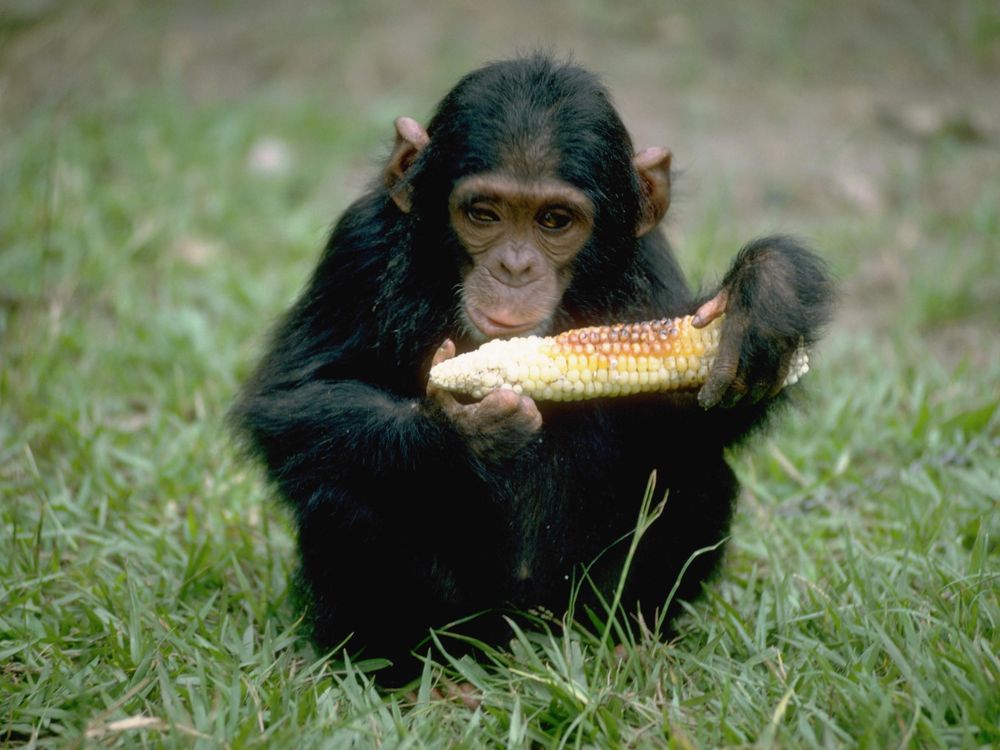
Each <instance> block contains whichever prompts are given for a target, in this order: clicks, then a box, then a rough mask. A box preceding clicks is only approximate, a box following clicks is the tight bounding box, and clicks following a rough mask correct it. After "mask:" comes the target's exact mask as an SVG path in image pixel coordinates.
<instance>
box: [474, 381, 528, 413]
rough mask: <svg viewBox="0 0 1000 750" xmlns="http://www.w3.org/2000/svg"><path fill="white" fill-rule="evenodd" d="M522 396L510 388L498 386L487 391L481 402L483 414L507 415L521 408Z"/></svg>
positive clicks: (480, 408)
mask: <svg viewBox="0 0 1000 750" xmlns="http://www.w3.org/2000/svg"><path fill="white" fill-rule="evenodd" d="M520 404H521V397H520V396H518V395H517V394H516V393H515V392H514V391H512V390H511V389H510V388H498V389H497V390H495V391H490V392H489V393H487V394H486V395H485V396H484V397H483V400H482V401H480V402H479V410H480V412H481V413H482V414H483V415H489V416H491V417H492V416H499V417H506V416H509V415H511V414H513V413H514V412H516V411H517V410H518V409H519V408H520Z"/></svg>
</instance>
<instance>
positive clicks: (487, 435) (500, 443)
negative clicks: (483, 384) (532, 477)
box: [427, 339, 542, 461]
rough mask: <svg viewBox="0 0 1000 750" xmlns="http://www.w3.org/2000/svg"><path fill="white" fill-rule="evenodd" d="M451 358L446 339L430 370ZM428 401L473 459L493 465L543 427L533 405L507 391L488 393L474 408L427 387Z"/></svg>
mask: <svg viewBox="0 0 1000 750" xmlns="http://www.w3.org/2000/svg"><path fill="white" fill-rule="evenodd" d="M453 356H455V344H454V343H452V341H451V340H450V339H448V340H446V341H445V342H444V343H443V344H442V345H441V347H440V348H439V349H438V350H437V351H436V352H435V353H434V359H433V360H432V361H431V367H433V366H434V365H436V364H438V363H439V362H443V361H444V360H446V359H451V358H452V357H453ZM427 398H428V399H430V401H431V402H432V403H434V404H435V405H436V406H437V407H438V408H439V409H440V410H441V412H443V413H444V415H445V416H446V417H447V418H448V419H449V420H451V422H452V424H454V425H455V429H457V430H458V431H459V433H461V434H462V435H463V436H464V437H465V439H466V441H467V442H468V444H469V447H470V448H471V449H472V451H473V452H474V453H476V455H478V456H479V457H480V458H485V459H488V460H492V461H498V460H503V459H505V458H510V457H511V456H513V455H514V454H516V453H517V452H518V451H520V450H521V449H522V448H524V447H525V446H526V445H527V444H528V443H530V442H531V440H532V439H533V438H534V437H535V434H536V433H537V432H538V430H539V428H541V426H542V415H541V414H540V413H539V412H538V407H537V406H535V402H534V401H533V400H532V399H530V398H528V397H527V396H520V395H518V394H517V393H514V391H512V390H508V389H499V390H496V391H493V392H492V393H488V394H487V395H486V396H485V397H484V398H483V399H482V401H479V402H478V403H475V404H461V403H459V402H458V401H457V400H456V399H455V397H454V396H453V395H451V394H450V393H449V392H448V391H445V390H443V389H441V388H437V387H436V386H434V385H431V384H430V383H428V385H427Z"/></svg>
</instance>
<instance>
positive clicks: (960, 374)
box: [0, 4, 1000, 748]
mask: <svg viewBox="0 0 1000 750" xmlns="http://www.w3.org/2000/svg"><path fill="white" fill-rule="evenodd" d="M588 7H591V10H592V13H593V15H594V16H595V17H597V18H603V17H604V16H602V15H601V13H600V12H598V10H597V9H598V7H599V6H597V5H593V6H588ZM975 7H976V8H977V11H976V13H980V14H987V11H986V8H987V7H988V5H987V4H979V5H976V6H975ZM972 15H973V16H975V14H972ZM970 17H972V16H968V15H967V16H963V21H962V23H963V24H964V25H963V26H961V28H962V29H963V30H964V31H963V34H964V36H961V38H960V40H959V41H961V40H962V39H967V38H970V36H975V38H976V39H980V37H982V40H983V41H982V42H981V43H980V44H979V46H977V47H976V50H977V55H979V56H980V57H982V58H983V59H988V60H993V59H995V58H992V57H989V54H991V52H990V50H992V49H993V47H992V46H991V44H992V42H991V40H994V39H995V35H994V36H988V33H989V34H992V33H993V32H990V31H989V29H991V28H993V26H989V25H987V24H984V25H983V29H985V31H983V32H982V34H979V35H977V34H976V33H975V29H973V28H971V27H969V26H968V24H971V23H972V21H970V20H969V18H970ZM976 17H978V16H976ZM990 18H991V19H992V16H991V17H990ZM994 21H995V19H994V20H991V21H990V23H994ZM801 22H802V17H801V16H794V17H789V18H788V19H786V23H787V24H790V25H793V26H796V27H798V25H799V24H801ZM781 28H783V27H781ZM347 31H348V32H349V31H350V30H349V29H348V30H347ZM345 33H346V32H345ZM774 33H781V32H780V28H779V29H778V31H775V32H774ZM983 34H987V36H983ZM747 43H748V44H751V45H752V44H755V43H756V42H753V40H752V39H751V41H749V42H747ZM764 43H765V42H760V44H764ZM766 43H767V44H768V45H770V41H767V42H766ZM942 44H944V42H943V41H942V39H941V37H940V36H938V35H934V36H933V45H935V49H937V50H938V51H939V52H940V50H941V49H942V48H941V47H940V45H942ZM768 49H769V51H768V55H773V54H777V52H776V51H775V50H773V49H771V48H770V47H769V48H768ZM456 54H457V53H456ZM941 54H943V53H941ZM692 55H693V52H692V51H691V50H690V49H689V50H687V51H686V52H684V53H683V54H682V58H683V62H682V63H681V67H682V68H683V76H681V78H683V79H686V78H688V77H690V76H693V79H692V86H694V85H696V84H697V80H701V79H703V78H704V76H705V75H707V74H706V73H704V72H700V69H699V68H698V67H697V66H695V67H691V66H692V65H693V63H692V60H693V59H694V58H693V57H692ZM761 55H762V56H763V57H764V58H767V55H764V54H763V53H761ZM935 59H938V60H940V59H941V58H940V55H939V57H938V58H935ZM466 62H469V61H467V60H465V58H462V59H461V60H455V59H453V60H451V61H450V62H449V63H448V64H447V65H446V64H444V63H442V66H441V67H440V68H435V69H433V70H431V71H428V72H427V73H426V80H432V81H433V85H434V86H437V85H438V84H439V83H441V82H442V81H444V82H445V83H444V84H442V85H446V84H447V81H448V79H449V78H451V77H453V76H454V74H455V73H456V72H457V71H459V70H461V69H462V67H463V66H465V63H466ZM787 63H788V67H789V68H790V69H794V68H795V65H794V59H792V60H789V61H787ZM469 64H472V63H471V62H469ZM163 78H165V79H166V80H167V83H166V84H163V85H161V82H162V79H156V80H155V81H154V83H152V84H142V85H138V84H136V85H131V84H130V85H124V84H123V86H122V87H121V88H120V89H118V88H113V90H112V91H111V92H110V93H108V94H107V95H106V96H102V97H98V98H97V99H95V100H94V101H89V100H87V98H86V97H83V96H77V97H70V98H69V99H64V100H62V101H59V100H44V101H41V102H40V103H37V104H36V105H35V106H33V107H31V108H28V109H25V110H23V111H20V112H18V113H16V117H13V116H12V117H11V118H10V119H9V120H8V121H7V122H6V124H4V125H3V128H2V130H0V134H2V138H0V745H4V744H8V745H11V746H20V745H26V746H37V747H83V746H87V747H90V746H93V747H133V746H139V747H147V746H148V747H185V748H187V747H192V746H193V747H205V748H209V747H217V746H223V747H234V748H236V747H300V748H312V747H342V746H343V747H367V746H373V745H383V746H390V747H397V746H398V747H413V748H420V747H455V746H460V747H480V746H509V747H536V746H541V747H560V746H561V747H676V748H690V747H751V746H754V747H831V746H833V747H870V748H887V747H893V748H894V747H961V748H979V747H995V746H998V745H1000V726H998V722H1000V657H998V656H997V654H998V653H1000V635H998V625H1000V601H998V591H1000V546H998V545H1000V542H998V540H1000V507H998V504H1000V333H998V331H1000V304H998V302H997V300H998V299H1000V251H998V247H1000V200H998V196H1000V170H995V169H994V170H990V169H984V168H982V166H983V165H984V164H986V165H989V164H993V163H994V162H991V161H989V160H990V159H995V156H994V153H995V152H994V150H993V149H995V142H994V143H992V144H987V145H982V144H975V143H966V142H964V141H959V140H954V139H952V138H951V137H950V136H949V134H948V133H945V132H942V133H940V134H938V135H937V136H935V137H934V138H932V139H931V140H930V141H929V142H927V143H925V144H922V145H921V146H920V148H918V149H914V150H913V151H912V152H908V153H910V156H909V157H908V158H906V159H903V158H900V159H898V160H897V161H893V159H894V158H895V157H892V156H890V157H887V158H888V159H890V163H889V164H888V169H887V170H886V174H887V175H888V176H887V177H886V180H887V182H886V184H885V185H884V186H883V187H884V192H885V195H886V199H885V200H886V202H885V207H884V210H883V211H882V212H881V213H878V214H875V215H864V214H859V213H858V212H857V211H856V210H854V208H853V207H851V206H850V205H846V204H840V203H837V202H836V201H825V202H824V201H820V202H819V203H818V204H817V203H809V202H808V201H806V202H805V203H803V202H801V201H798V200H797V199H795V198H794V196H796V195H798V194H799V193H798V189H799V188H801V187H802V185H801V183H802V181H804V180H808V179H811V178H810V175H804V176H803V175H802V174H798V175H796V176H794V177H793V176H791V175H790V176H789V177H788V183H787V184H784V185H783V186H782V191H783V192H782V193H781V194H782V195H785V196H792V197H793V198H792V200H791V204H790V205H785V203H784V202H779V204H776V205H774V206H770V207H768V208H766V211H767V215H766V216H765V217H764V222H765V223H767V224H769V225H770V224H771V222H772V220H773V222H774V223H776V224H777V225H779V226H781V228H785V229H790V230H794V231H796V232H799V233H801V234H805V235H806V236H809V237H810V238H811V239H812V240H813V241H814V242H815V244H816V245H817V246H818V247H820V248H821V249H822V252H823V254H824V255H825V256H826V257H828V258H829V260H830V262H831V264H832V266H833V267H834V268H835V270H836V271H837V273H838V275H839V277H840V278H841V281H842V286H843V289H844V295H843V300H842V303H841V309H842V315H841V316H840V317H839V318H838V321H837V322H836V323H835V324H834V325H833V326H832V327H831V330H830V332H829V336H828V337H827V339H826V341H825V342H824V344H823V346H822V347H821V349H820V351H819V352H818V354H817V357H816V359H815V367H814V369H813V371H812V372H811V373H810V375H809V376H808V378H807V381H806V382H807V384H808V389H809V393H810V395H809V398H808V399H806V404H805V406H804V408H803V409H802V410H799V411H795V412H793V413H791V414H790V415H789V416H788V418H787V419H785V420H783V421H782V422H781V424H780V425H779V427H778V428H777V429H775V430H774V431H773V432H772V434H771V435H770V436H769V437H767V438H765V439H763V440H761V441H760V442H759V443H758V444H756V445H755V446H754V447H753V448H752V449H751V450H747V451H742V452H739V453H735V454H734V455H733V456H732V464H733V466H734V468H735V470H736V471H737V472H738V474H739V476H740V478H741V480H742V481H743V483H744V486H745V492H744V493H743V495H742V496H741V498H740V506H739V513H738V517H737V520H736V524H735V526H734V529H733V534H732V539H731V542H730V547H729V553H728V555H727V558H726V565H725V567H724V570H723V571H722V574H721V575H720V576H719V578H718V579H716V580H715V581H713V582H712V583H711V584H710V585H709V586H708V587H707V590H706V595H705V597H704V598H703V599H702V600H700V601H699V602H697V603H695V604H693V605H691V606H690V608H689V611H688V613H687V614H686V615H685V617H684V618H683V619H682V620H681V621H680V623H679V632H678V634H677V637H676V638H675V639H674V640H672V641H671V642H669V643H662V642H660V641H659V640H658V639H656V638H654V637H652V636H651V635H650V633H649V632H646V631H644V630H642V629H639V628H635V627H630V626H629V625H628V623H627V622H626V621H625V620H624V619H621V618H619V619H618V620H616V621H614V622H613V623H612V626H611V628H610V629H609V630H607V631H605V630H604V626H603V625H601V624H600V623H591V624H590V625H588V626H587V627H575V628H572V629H570V630H568V631H566V630H564V629H562V628H561V627H559V624H558V623H552V622H548V621H546V620H545V619H540V620H539V622H538V624H537V627H536V628H533V629H531V630H519V631H518V632H517V637H516V638H515V639H514V640H513V641H512V642H511V643H510V644H509V646H508V647H507V648H504V649H500V650H496V651H489V652H488V658H487V660H486V663H485V664H475V663H471V662H468V661H448V660H445V662H444V663H443V664H440V665H433V666H431V665H429V666H428V668H427V670H426V671H425V674H424V677H423V679H422V680H421V682H420V684H419V685H418V686H416V688H415V691H414V695H407V694H394V693H379V692H378V691H377V690H376V689H375V688H374V687H373V685H372V684H371V682H370V680H369V678H368V677H367V676H366V675H365V673H364V671H363V669H364V668H366V666H370V665H364V664H362V665H350V664H347V665H345V664H341V663H336V662H333V661H330V660H328V659H324V658H323V657H322V656H321V655H317V654H316V653H314V651H313V650H312V648H311V647H310V646H309V645H308V644H307V643H306V642H305V641H304V640H303V637H302V628H301V624H300V622H299V620H298V613H297V612H296V611H295V609H294V608H293V607H292V605H291V603H290V602H289V601H288V577H289V574H290V571H291V568H292V566H293V560H294V546H293V540H292V536H291V534H290V528H289V524H288V519H287V518H286V517H285V514H284V513H283V512H282V511H281V509H280V508H279V507H278V506H277V504H276V503H275V502H274V500H273V498H272V496H271V494H270V492H269V491H268V489H267V487H266V486H265V485H264V483H263V482H262V480H261V478H260V476H259V474H258V472H257V471H256V470H254V469H253V468H252V467H249V466H247V465H246V464H245V463H244V462H242V461H241V460H240V459H239V458H238V456H237V454H236V451H234V450H233V449H232V447H231V445H230V444H229V442H228V436H227V435H226V432H225V430H224V427H223V424H222V422H223V418H224V414H225V411H226V409H227V407H228V405H229V404H230V402H231V400H232V398H233V395H234V393H235V391H236V389H237V387H238V384H239V383H240V382H241V380H242V379H243V378H244V377H245V375H246V373H247V371H248V368H249V367H250V366H251V364H252V362H253V360H254V357H255V356H256V355H257V353H258V352H259V350H260V346H261V344H262V337H263V332H264V331H265V330H266V328H267V326H268V324H269V322H270V321H272V320H273V319H274V317H275V316H276V315H277V314H278V313H279V312H280V310H281V309H282V308H283V307H284V306H286V305H287V304H288V302H289V301H290V300H291V299H292V298H293V297H294V295H295V293H296V291H297V289H298V288H299V286H300V285H301V284H302V283H303V281H304V279H305V277H306V275H307V273H308V272H309V270H310V266H311V263H312V262H313V260H314V258H315V255H316V252H317V249H318V247H319V246H320V244H321V242H322V239H323V235H324V232H325V230H326V227H327V226H328V223H329V221H330V220H331V219H332V217H333V216H334V215H335V214H336V213H337V212H338V211H339V210H340V209H342V208H343V206H345V205H346V203H347V202H348V201H349V200H350V199H351V197H352V193H351V191H350V190H347V189H345V188H344V187H343V185H344V184H345V183H350V184H354V183H356V182H357V179H356V175H357V174H358V172H359V170H360V171H364V170H365V169H367V168H369V167H373V166H374V165H375V163H376V160H377V155H378V154H379V153H380V151H379V149H384V148H385V141H384V139H383V137H382V136H383V135H385V134H386V133H387V132H388V130H387V128H388V125H387V123H388V121H389V120H388V118H389V117H390V116H391V115H392V114H395V113H396V111H397V110H398V111H401V112H402V111H412V108H413V102H418V101H423V99H421V98H420V97H418V96H416V95H414V96H413V97H410V96H409V95H407V96H405V97H402V98H403V99H405V101H403V103H402V104H400V105H399V106H398V107H397V104H398V102H397V101H396V99H399V98H400V96H399V95H398V94H397V95H396V99H393V98H392V97H389V98H387V99H378V98H375V99H374V100H373V101H371V102H370V104H368V105H366V106H364V107H362V106H360V105H359V103H358V102H356V101H354V100H352V101H351V104H352V106H351V107H344V108H337V107H331V106H329V102H327V101H325V100H320V99H317V98H315V97H313V98H310V97H288V96H282V95H279V92H276V91H275V90H273V89H264V90H263V91H261V92H260V93H256V94H242V95H240V96H237V97H234V98H233V99H231V100H227V101H216V100H211V99H210V100H208V101H197V102H196V101H194V100H193V99H192V97H191V96H189V95H188V94H187V93H186V92H185V90H184V89H183V87H181V86H179V85H177V83H176V82H175V81H174V80H173V78H172V77H171V76H170V75H165V76H163ZM795 81H798V78H797V77H796V76H794V75H793V84H791V85H795V83H794V82H795ZM418 93H421V94H423V93H424V92H418ZM434 95H435V92H430V93H428V96H429V97H433V96H434ZM675 96H677V97H679V98H681V99H683V98H684V96H685V91H680V92H676V93H675ZM290 99H291V100H290ZM355 105H357V106H355ZM425 112H426V107H424V109H423V110H420V111H415V112H414V113H415V114H418V115H423V114H425ZM264 137H275V138H278V139H280V140H281V141H282V142H284V143H285V144H286V145H287V146H288V148H289V149H290V150H291V159H292V161H291V164H290V168H289V169H288V170H287V171H285V172H280V173H276V174H257V173H254V172H253V171H252V170H249V169H248V167H247V158H248V154H249V153H250V151H251V150H252V148H253V146H254V144H256V143H258V142H259V141H260V139H262V138H264ZM687 163H688V164H689V165H693V166H690V167H688V169H689V171H691V172H694V173H695V174H697V172H698V170H699V166H698V163H697V161H696V160H692V159H689V160H688V162H687ZM795 180H798V182H795ZM701 182H702V184H705V183H706V182H708V180H707V179H706V178H705V176H704V175H702V179H701ZM783 200H784V199H783ZM681 210H682V213H683V217H682V218H681V219H675V220H674V222H673V223H672V224H671V231H672V232H675V233H678V234H680V233H682V232H683V235H681V237H680V241H679V242H678V244H679V246H680V250H681V254H682V257H683V259H684V263H685V265H686V266H688V267H690V268H691V269H692V271H693V275H694V276H695V277H697V278H706V279H707V278H711V277H712V276H714V275H717V274H718V273H719V272H720V271H721V269H722V268H723V267H724V264H725V262H726V260H727V258H728V256H729V255H731V254H732V251H733V249H734V248H735V247H736V246H737V245H738V244H739V242H740V241H741V240H745V239H747V238H748V232H749V231H756V229H757V224H755V223H754V221H755V219H754V217H753V216H748V215H747V214H746V213H744V210H745V209H744V208H742V207H741V206H740V205H739V200H737V199H736V198H735V197H734V196H733V194H731V193H730V192H729V191H727V190H726V189H723V188H718V189H716V188H712V189H710V190H708V191H707V192H704V193H697V194H689V195H686V196H685V197H684V202H683V205H682V207H681ZM748 227H749V230H748ZM660 499H661V498H652V501H653V502H654V504H655V503H656V502H658V501H659V500H660ZM408 501H409V499H408V498H400V502H408ZM667 502H669V499H667ZM637 521H638V519H637ZM363 566H364V561H363V560H361V561H358V569H359V570H360V571H363ZM442 638H443V641H442V642H443V643H444V644H445V646H447V643H448V640H447V638H445V637H444V636H442ZM619 643H621V644H623V646H624V648H615V646H617V645H618V644H619ZM442 675H443V676H446V677H448V678H449V679H453V680H463V681H467V682H469V683H471V684H472V685H473V686H474V687H475V688H476V690H477V693H478V694H479V696H480V699H481V705H480V707H479V708H478V709H476V710H469V709H468V708H465V707H464V706H463V705H462V704H461V703H460V702H458V701H447V700H439V699H434V698H433V697H432V689H433V688H434V687H439V688H442V689H444V688H443V687H442V686H443V683H442V682H441V680H442ZM140 719H143V720H144V723H143V722H142V721H140ZM130 720H132V721H130ZM123 722H124V723H123Z"/></svg>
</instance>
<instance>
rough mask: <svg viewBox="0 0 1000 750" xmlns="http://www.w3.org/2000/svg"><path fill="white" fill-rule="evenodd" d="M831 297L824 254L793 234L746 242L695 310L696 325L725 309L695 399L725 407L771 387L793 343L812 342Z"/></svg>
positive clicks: (784, 369) (781, 375)
mask: <svg viewBox="0 0 1000 750" xmlns="http://www.w3.org/2000/svg"><path fill="white" fill-rule="evenodd" d="M832 297H833V291H832V285H831V282H830V279H829V276H828V275H827V273H826V271H825V269H824V267H823V264H822V262H821V261H820V260H819V259H818V258H817V257H816V256H815V255H813V254H812V253H811V252H809V251H808V250H806V249H805V248H803V247H801V246H799V245H798V244H796V243H795V242H794V241H792V240H790V239H788V238H786V237H771V238H765V239H762V240H757V241H755V242H752V243H750V244H749V245H747V246H746V247H744V248H743V249H742V250H741V251H740V253H739V254H738V255H737V256H736V260H735V261H734V262H733V265H732V267H731V268H730V270H729V272H728V273H727V274H726V276H725V278H724V279H723V281H722V288H721V289H720V290H719V292H718V293H717V294H716V295H715V296H714V297H712V298H711V299H710V300H708V301H707V302H705V303H704V304H703V305H701V307H699V308H698V310H697V312H696V313H695V317H694V325H695V326H696V327H698V328H701V327H702V326H705V325H707V324H708V323H710V322H711V321H712V320H714V319H715V318H717V317H719V316H720V315H722V314H723V313H725V314H726V319H725V321H723V324H722V339H721V340H720V342H719V353H718V355H717V356H716V359H715V364H714V366H713V367H712V371H711V372H710V373H709V375H708V381H707V382H706V383H705V385H704V386H703V387H702V389H701V390H700V391H699V392H698V403H699V404H701V405H702V406H703V407H704V408H706V409H707V408H710V407H712V406H716V405H721V406H724V407H730V406H734V405H736V404H737V403H739V402H741V401H743V402H750V403H757V402H758V401H760V400H761V399H763V398H767V397H770V396H773V395H775V394H776V393H777V392H778V391H780V390H781V387H782V385H783V384H784V382H785V378H786V377H787V376H788V368H789V365H790V363H791V358H792V354H793V353H794V351H795V349H796V348H797V347H798V346H799V345H801V344H803V343H805V344H810V343H812V342H813V341H814V340H815V338H816V335H817V333H818V329H819V327H820V326H821V325H822V324H823V323H824V322H825V321H826V320H827V318H828V317H829V314H830V304H831V301H832Z"/></svg>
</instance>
